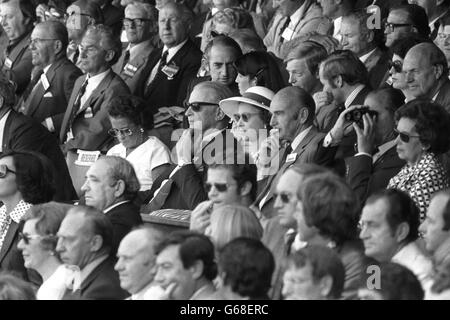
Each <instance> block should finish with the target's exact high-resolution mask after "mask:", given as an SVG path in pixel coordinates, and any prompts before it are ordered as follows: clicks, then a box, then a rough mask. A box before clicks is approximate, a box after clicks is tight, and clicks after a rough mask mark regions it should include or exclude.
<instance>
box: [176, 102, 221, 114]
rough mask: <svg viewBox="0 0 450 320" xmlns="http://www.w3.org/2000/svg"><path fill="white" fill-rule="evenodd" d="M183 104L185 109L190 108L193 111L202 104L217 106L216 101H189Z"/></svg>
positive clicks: (197, 109) (196, 110)
mask: <svg viewBox="0 0 450 320" xmlns="http://www.w3.org/2000/svg"><path fill="white" fill-rule="evenodd" d="M184 106H185V107H186V110H187V109H189V108H191V109H192V111H194V112H199V111H200V108H201V107H202V106H216V107H218V106H219V104H218V103H211V102H191V103H185V104H184Z"/></svg>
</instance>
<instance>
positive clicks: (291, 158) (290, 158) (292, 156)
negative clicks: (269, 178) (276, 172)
mask: <svg viewBox="0 0 450 320" xmlns="http://www.w3.org/2000/svg"><path fill="white" fill-rule="evenodd" d="M295 160H297V154H296V153H291V154H289V155H288V156H287V158H286V162H287V163H289V162H294V161H295Z"/></svg>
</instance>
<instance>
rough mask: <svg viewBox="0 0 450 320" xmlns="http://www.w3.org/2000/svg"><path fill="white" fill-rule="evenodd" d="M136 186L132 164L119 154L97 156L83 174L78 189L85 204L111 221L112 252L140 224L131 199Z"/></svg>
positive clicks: (134, 196) (134, 195)
mask: <svg viewBox="0 0 450 320" xmlns="http://www.w3.org/2000/svg"><path fill="white" fill-rule="evenodd" d="M139 188H140V184H139V180H138V178H137V177H136V173H135V171H134V169H133V166H132V165H131V164H130V163H129V162H128V161H127V160H125V159H122V158H119V157H103V158H100V159H99V160H97V162H95V163H94V164H93V165H92V166H91V167H90V168H89V170H88V171H87V173H86V181H85V183H84V185H83V186H82V187H81V191H83V192H84V197H85V199H86V204H87V205H89V206H92V207H94V208H96V209H98V210H100V211H103V213H105V215H106V216H107V217H108V218H109V219H110V220H111V223H112V225H113V228H114V237H113V248H112V253H113V254H114V253H115V251H116V250H117V248H118V246H119V243H120V241H121V240H122V239H123V237H124V236H125V235H126V234H127V233H128V232H130V230H131V229H132V228H133V227H136V226H138V225H140V224H141V223H142V219H141V215H140V213H139V208H138V207H137V206H136V205H135V204H133V202H132V201H133V200H134V199H135V198H136V195H137V193H138V191H139Z"/></svg>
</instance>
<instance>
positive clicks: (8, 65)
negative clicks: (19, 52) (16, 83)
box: [5, 58, 13, 69]
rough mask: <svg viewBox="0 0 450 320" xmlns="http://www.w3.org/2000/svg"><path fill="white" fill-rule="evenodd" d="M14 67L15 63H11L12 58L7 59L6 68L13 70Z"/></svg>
mask: <svg viewBox="0 0 450 320" xmlns="http://www.w3.org/2000/svg"><path fill="white" fill-rule="evenodd" d="M12 65H13V62H12V61H11V59H10V58H6V60H5V67H6V68H8V69H11V68H12Z"/></svg>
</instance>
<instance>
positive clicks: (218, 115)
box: [144, 81, 245, 212]
mask: <svg viewBox="0 0 450 320" xmlns="http://www.w3.org/2000/svg"><path fill="white" fill-rule="evenodd" d="M232 96H233V93H232V92H231V91H230V90H229V88H228V87H227V86H225V85H223V84H221V83H217V82H212V81H208V82H202V83H199V84H198V85H197V86H196V87H195V88H194V90H193V91H192V94H191V96H190V97H189V108H188V109H187V111H186V116H187V117H188V121H189V126H190V128H189V129H186V130H185V131H184V132H183V134H182V136H181V138H180V140H179V141H178V142H177V145H176V151H177V152H176V153H177V162H176V163H177V165H173V166H170V167H169V168H168V169H167V170H166V172H164V173H163V174H162V175H161V176H160V177H158V179H156V181H155V182H154V183H153V186H152V190H150V192H149V193H148V195H149V196H150V197H151V196H153V198H152V199H151V201H150V203H149V204H148V205H147V206H145V209H144V210H145V211H146V212H151V211H154V210H158V209H187V210H193V209H194V208H195V207H196V206H197V205H198V204H199V203H201V202H203V201H205V200H207V199H208V194H207V192H206V190H205V187H204V182H205V180H206V172H207V168H208V167H209V166H211V165H214V164H217V163H226V164H233V163H240V164H242V163H244V162H245V154H244V151H243V148H242V147H241V145H240V144H239V143H238V142H237V141H236V140H235V139H234V137H233V135H232V134H231V133H230V131H229V130H226V128H227V126H228V122H229V118H228V117H227V116H226V115H225V113H224V112H223V111H222V110H221V109H220V108H219V101H221V100H223V99H227V98H230V97H232ZM238 161H239V162H238ZM164 179H166V180H164ZM163 180H164V181H163ZM158 188H159V189H158ZM156 189H158V190H156ZM155 190H156V191H155Z"/></svg>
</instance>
